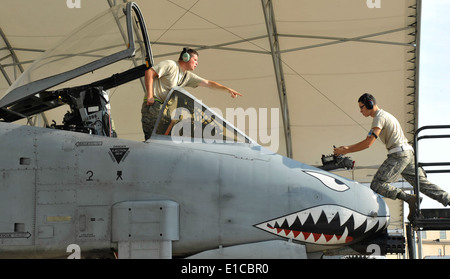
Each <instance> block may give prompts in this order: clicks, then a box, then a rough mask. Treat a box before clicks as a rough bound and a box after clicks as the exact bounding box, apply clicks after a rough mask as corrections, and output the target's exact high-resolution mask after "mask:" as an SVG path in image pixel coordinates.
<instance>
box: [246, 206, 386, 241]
mask: <svg viewBox="0 0 450 279" xmlns="http://www.w3.org/2000/svg"><path fill="white" fill-rule="evenodd" d="M388 222H389V216H378V217H371V216H367V215H363V214H360V213H358V212H356V211H353V210H350V209H348V208H344V207H341V206H337V205H323V206H318V207H313V208H309V209H306V210H302V211H299V212H296V213H293V214H290V215H287V216H283V217H280V218H277V219H273V220H270V221H266V222H262V223H259V224H256V225H254V226H255V227H257V228H259V229H262V230H264V231H267V232H270V233H273V234H275V235H278V236H281V237H284V238H288V239H293V240H297V241H300V242H306V243H314V244H321V245H336V244H349V243H351V242H353V241H354V240H358V239H360V238H362V237H364V236H365V235H366V234H372V233H375V232H377V231H380V230H383V229H384V228H386V227H387V225H388Z"/></svg>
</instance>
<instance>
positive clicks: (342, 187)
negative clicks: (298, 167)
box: [304, 171, 349, 192]
mask: <svg viewBox="0 0 450 279" xmlns="http://www.w3.org/2000/svg"><path fill="white" fill-rule="evenodd" d="M304 172H305V173H307V174H309V175H311V176H314V177H315V178H317V179H319V180H320V181H321V182H322V183H323V184H324V185H325V186H327V187H328V188H330V189H332V190H335V191H338V192H344V191H346V190H348V189H349V187H348V186H347V185H346V184H345V183H344V182H342V181H340V180H338V179H336V178H334V177H331V176H328V175H326V174H323V173H318V172H313V171H304Z"/></svg>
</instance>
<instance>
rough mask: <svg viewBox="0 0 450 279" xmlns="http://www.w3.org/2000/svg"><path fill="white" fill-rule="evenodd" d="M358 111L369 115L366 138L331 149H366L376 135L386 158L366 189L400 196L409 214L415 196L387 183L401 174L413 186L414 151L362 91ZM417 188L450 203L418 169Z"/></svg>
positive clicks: (390, 118)
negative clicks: (408, 209) (385, 153)
mask: <svg viewBox="0 0 450 279" xmlns="http://www.w3.org/2000/svg"><path fill="white" fill-rule="evenodd" d="M358 104H359V108H360V111H361V113H362V114H363V115H364V116H365V117H368V116H371V117H373V121H372V128H371V130H370V132H369V134H368V135H367V138H366V139H365V140H363V141H361V142H359V143H356V144H354V145H350V146H340V147H337V148H335V149H334V153H335V154H336V155H340V154H347V153H352V152H357V151H361V150H364V149H366V148H369V147H370V146H371V145H372V144H373V143H374V142H375V141H376V139H377V138H380V140H381V141H382V142H383V143H384V144H385V145H386V148H387V150H388V157H387V159H386V160H385V161H384V162H383V164H382V165H381V166H380V168H379V169H378V171H377V173H376V174H375V176H374V178H373V180H372V183H371V184H370V188H371V189H372V190H373V191H375V192H376V193H378V194H380V195H383V196H385V197H387V198H391V199H394V200H395V199H400V200H403V201H405V202H407V203H408V204H409V207H410V215H409V216H408V219H411V218H412V213H413V212H415V211H416V204H417V196H416V195H411V194H408V193H405V192H404V191H402V190H401V189H399V188H396V187H394V186H392V185H390V184H389V183H392V182H394V181H396V180H397V178H398V177H399V176H400V175H402V176H403V177H404V178H405V179H406V180H407V181H408V182H409V183H410V184H411V185H415V184H416V181H415V176H416V175H415V163H414V153H413V148H412V146H411V145H409V144H408V140H407V139H406V137H405V135H404V133H403V130H402V128H401V126H400V123H399V122H398V120H397V119H396V118H395V117H394V116H393V115H392V114H390V113H388V112H386V111H384V110H382V109H380V108H379V107H378V106H377V104H376V100H375V98H374V97H373V96H372V95H370V94H368V93H365V94H363V95H362V96H361V97H360V98H359V100H358ZM419 183H420V191H421V192H422V193H424V194H425V195H427V196H429V197H430V198H432V199H435V200H437V201H438V202H440V203H442V204H443V205H444V206H447V205H450V195H449V194H448V193H447V192H446V191H444V190H442V189H441V188H440V187H439V186H437V185H435V184H432V183H431V182H429V181H428V179H427V178H426V175H425V172H424V171H423V170H422V169H421V168H419Z"/></svg>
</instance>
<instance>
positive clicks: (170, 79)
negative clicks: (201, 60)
mask: <svg viewBox="0 0 450 279" xmlns="http://www.w3.org/2000/svg"><path fill="white" fill-rule="evenodd" d="M197 66H198V53H197V51H195V50H193V49H190V48H184V49H183V51H182V52H181V54H180V57H179V59H178V61H173V60H165V61H162V62H160V63H159V64H157V65H154V66H153V67H152V68H150V69H148V70H147V71H146V72H145V87H146V89H147V94H146V96H145V98H144V102H143V104H142V109H141V114H142V130H143V131H144V135H145V140H147V139H149V138H150V136H151V133H152V131H153V128H154V125H155V122H156V118H157V117H158V113H159V111H160V110H161V107H162V104H163V103H164V101H165V99H166V97H167V95H168V93H169V91H170V90H171V89H172V88H173V87H175V86H180V87H193V88H195V87H198V86H204V87H208V88H212V89H220V90H225V91H228V93H230V95H231V97H232V98H236V97H237V96H242V94H241V93H239V92H237V91H235V90H233V89H231V88H229V87H226V86H224V85H222V84H220V83H218V82H215V81H212V80H207V79H203V78H201V77H199V76H197V75H196V74H194V73H192V71H194V70H195V68H196V67H197Z"/></svg>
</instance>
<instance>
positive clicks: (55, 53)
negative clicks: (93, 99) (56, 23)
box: [0, 3, 153, 122]
mask: <svg viewBox="0 0 450 279" xmlns="http://www.w3.org/2000/svg"><path fill="white" fill-rule="evenodd" d="M112 64H114V70H108V66H110V65H112ZM151 65H153V58H152V53H151V48H150V43H149V39H148V35H147V31H146V27H145V22H144V19H143V16H142V14H141V12H140V10H139V7H138V6H137V5H136V4H135V3H125V4H121V5H117V6H114V7H112V8H110V9H108V10H106V11H105V12H103V13H101V14H99V15H98V16H96V17H95V18H93V19H92V20H90V21H88V22H87V23H85V24H84V25H82V26H81V27H80V28H78V29H76V30H75V31H74V32H72V33H71V34H70V35H68V36H67V37H65V38H64V39H63V40H62V41H60V42H59V44H57V46H56V47H54V48H51V49H49V50H47V51H46V52H45V53H44V54H43V55H42V56H41V57H40V58H39V59H37V60H36V61H35V62H34V63H33V64H32V65H31V66H30V67H29V68H28V69H27V70H26V71H25V72H24V73H23V74H22V75H21V76H20V77H19V78H18V79H17V80H16V81H15V82H14V83H13V84H12V86H11V87H10V88H9V90H8V91H7V93H6V94H5V96H4V97H3V99H1V100H0V120H3V121H7V122H11V121H15V120H18V119H21V118H26V117H29V116H31V115H34V114H37V113H40V112H44V111H46V110H49V109H52V108H55V107H57V106H60V105H61V104H62V103H61V92H63V91H71V92H74V91H83V90H86V89H88V88H92V87H101V88H102V89H103V90H107V89H109V88H112V87H115V86H118V85H120V84H122V83H125V82H128V81H130V80H133V79H136V78H138V77H141V76H143V75H144V72H145V69H147V68H149V67H151ZM118 69H119V71H118ZM112 74H114V75H112ZM93 80H95V82H94V83H92V81H93Z"/></svg>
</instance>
